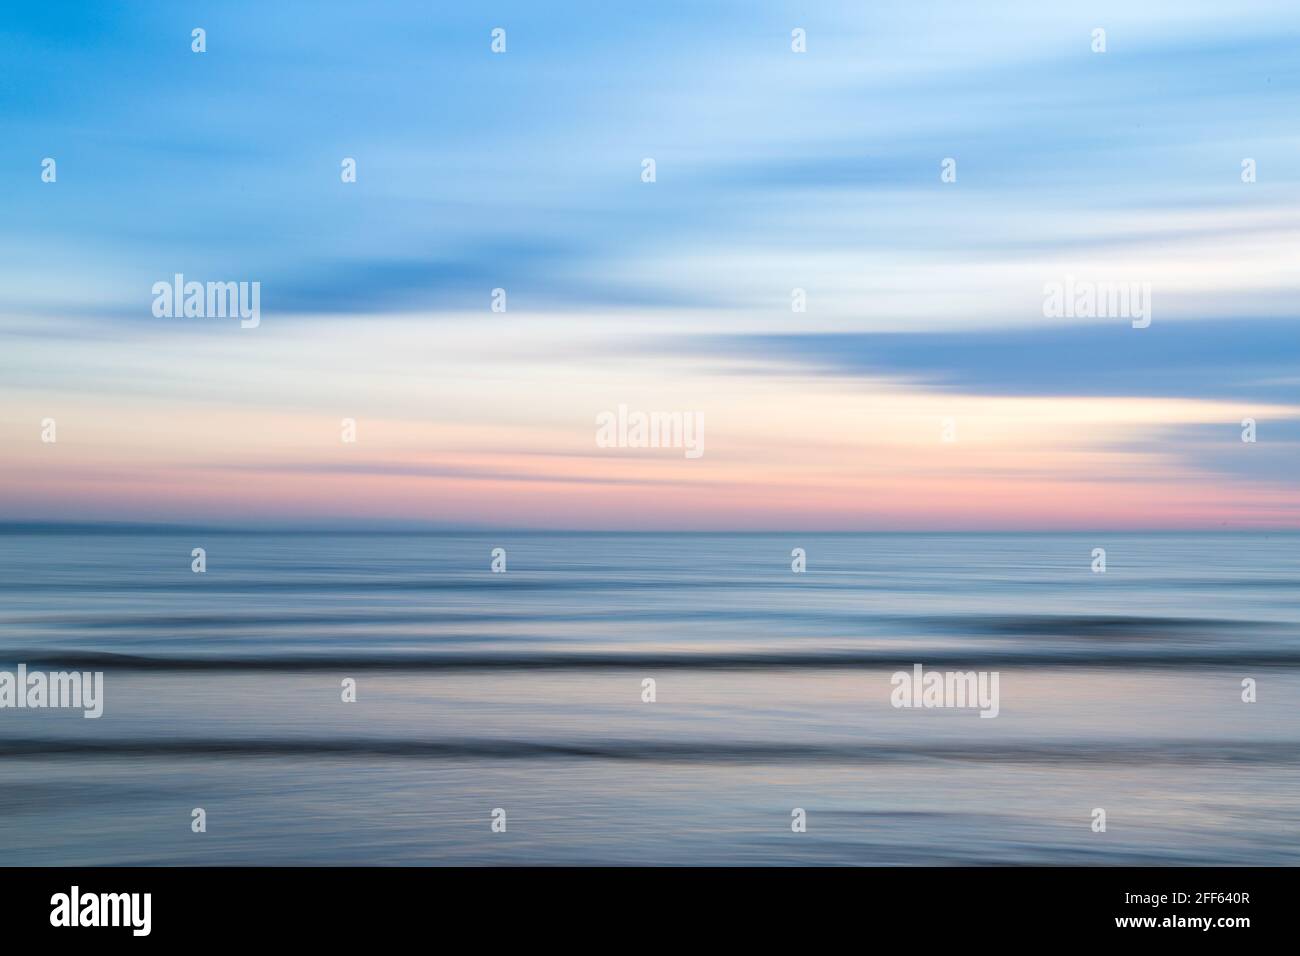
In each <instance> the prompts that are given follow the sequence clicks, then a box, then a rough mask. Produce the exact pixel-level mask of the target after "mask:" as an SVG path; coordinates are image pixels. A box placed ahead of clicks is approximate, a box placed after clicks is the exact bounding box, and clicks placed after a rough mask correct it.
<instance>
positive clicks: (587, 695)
mask: <svg viewBox="0 0 1300 956" xmlns="http://www.w3.org/2000/svg"><path fill="white" fill-rule="evenodd" d="M196 547H202V548H205V549H206V552H207V571H206V573H204V574H195V573H193V572H192V571H191V570H190V562H191V557H190V552H191V549H192V548H196ZM498 547H500V548H505V549H506V552H507V558H506V560H507V570H506V572H505V573H492V572H491V570H490V568H489V564H490V561H491V551H492V549H493V548H498ZM1096 547H1104V548H1105V549H1106V552H1107V555H1106V557H1107V570H1106V573H1104V574H1095V573H1093V572H1092V571H1091V568H1090V566H1091V563H1092V556H1091V552H1092V549H1093V548H1096ZM794 548H803V549H805V551H806V553H807V571H806V572H805V573H802V574H796V573H793V572H792V571H791V560H792V559H791V550H792V549H794ZM19 663H25V664H26V665H27V666H28V668H29V669H33V670H37V669H48V670H66V669H74V668H75V669H78V670H102V671H103V672H104V674H105V678H104V680H105V691H104V698H105V699H104V715H103V716H102V717H101V718H99V719H97V720H88V719H84V718H83V717H82V715H81V712H80V711H77V710H58V709H44V710H32V709H22V710H17V709H4V710H0V861H2V862H3V863H5V864H9V865H38V864H45V865H71V864H121V865H137V864H138V865H148V864H161V865H176V864H191V865H199V864H273V865H274V864H403V865H421V864H428V865H437V864H719V865H731V864H745V865H765V864H866V865H897V864H1014V863H1035V864H1101V865H1106V864H1174V865H1181V864H1261V865H1279V864H1290V865H1295V864H1300V536H1297V535H1294V534H1251V535H1238V534H1204V535H1196V534H1160V535H1131V534H1092V535H1073V534H1057V535H1049V534H1043V535H1029V534H1024V535H979V534H964V535H922V534H912V535H886V534H843V535H815V534H770V535H769V534H735V535H724V534H716V535H715V534H700V535H692V534H662V535H656V534H625V535H624V534H507V533H503V534H429V535H396V534H391V535H384V534H374V535H371V534H335V535H329V534H271V533H267V534H236V533H215V532H203V533H192V532H187V533H152V532H151V533H143V532H134V533H105V532H95V533H82V532H71V531H52V530H43V531H9V532H7V533H0V670H13V669H14V668H15V667H16V666H17V664H19ZM916 664H921V665H923V666H925V667H926V668H927V669H928V668H934V669H939V670H963V671H965V670H975V671H988V672H993V671H996V672H997V673H998V675H999V713H998V716H997V717H996V718H994V719H986V718H981V717H979V716H978V713H977V712H976V711H973V710H970V709H957V708H943V709H903V708H896V707H894V706H892V705H891V691H892V690H893V687H892V684H891V675H893V674H894V673H895V672H897V671H900V670H908V671H910V670H911V669H912V667H913V666H914V665H916ZM346 678H351V679H352V680H354V681H355V682H356V701H355V702H351V703H345V702H344V701H343V699H342V696H343V692H342V682H343V681H344V680H345V679H346ZM647 678H649V679H653V680H654V682H655V685H654V686H655V700H654V701H653V702H646V701H644V700H643V699H642V698H643V681H645V680H646V679H647ZM1246 678H1250V679H1253V680H1254V681H1255V682H1256V690H1257V700H1256V701H1255V702H1254V703H1246V702H1244V701H1243V700H1242V681H1243V680H1244V679H1246ZM196 807H201V808H203V809H204V810H205V812H206V818H207V831H206V832H205V833H194V832H192V830H191V811H192V810H193V809H194V808H196ZM497 808H500V809H503V810H504V811H505V819H506V828H505V832H494V831H493V829H492V819H493V816H492V814H493V811H494V809H497ZM795 808H801V809H803V810H804V811H805V813H806V819H807V830H806V832H801V833H797V832H794V831H793V830H792V828H791V821H792V811H793V810H794V809H795ZM1096 808H1101V809H1104V810H1105V812H1106V830H1105V832H1094V830H1093V826H1092V824H1093V819H1094V816H1093V811H1094V809H1096Z"/></svg>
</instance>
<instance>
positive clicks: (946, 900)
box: [0, 867, 1295, 947]
mask: <svg viewBox="0 0 1300 956" xmlns="http://www.w3.org/2000/svg"><path fill="white" fill-rule="evenodd" d="M1294 873H1295V871H1294V870H1290V869H1265V868H1258V869H1254V868H1167V867H1166V868H1154V867H1151V868H1130V867H1114V868H1096V869H1087V868H1055V867H1025V868H987V869H985V868H899V869H892V868H891V869H743V870H742V869H704V868H700V869H694V868H673V869H653V870H652V869H635V868H628V869H527V868H521V869H511V868H507V869H447V868H428V869H393V868H326V869H307V868H266V869H242V868H195V869H173V868H158V869H113V868H107V869H92V868H85V869H18V868H10V869H5V868H0V926H3V927H4V930H3V932H4V934H5V938H6V940H8V941H12V940H15V939H17V938H30V937H33V936H39V937H45V938H48V939H49V940H50V941H51V942H53V941H56V940H57V939H58V938H59V937H64V938H65V941H66V940H67V939H68V938H70V937H71V935H72V934H75V939H76V940H77V941H78V942H81V943H93V942H97V941H101V940H102V941H108V940H109V939H111V938H115V939H118V940H121V941H124V942H127V943H128V944H131V943H135V942H143V941H144V940H161V941H164V942H191V941H194V942H201V943H214V942H234V941H245V940H247V941H259V942H260V941H263V940H275V939H285V940H288V941H292V942H294V943H295V944H305V943H313V942H318V943H321V944H325V945H338V944H339V943H341V942H347V941H349V940H355V941H366V942H370V943H374V942H375V941H377V940H386V939H390V938H391V939H393V940H395V941H397V940H400V939H402V938H410V937H411V934H417V933H428V932H429V931H430V930H435V931H438V932H439V933H440V934H444V933H447V932H453V931H454V932H457V933H468V934H470V937H469V939H467V940H466V941H467V942H468V941H470V940H471V939H472V940H474V941H479V942H496V941H500V940H512V939H520V940H528V941H531V942H534V943H541V942H547V941H548V940H549V941H550V942H554V941H555V938H557V937H563V939H564V940H565V941H569V942H572V941H575V940H578V939H585V938H588V937H589V938H590V939H591V940H592V941H593V942H598V943H602V944H604V946H606V947H609V946H618V945H619V941H620V940H622V941H625V942H629V943H631V942H634V941H637V940H641V941H643V942H645V943H647V944H654V943H655V941H656V940H657V941H658V942H659V943H661V944H664V945H667V944H669V943H675V942H688V941H690V942H697V941H699V940H700V939H701V938H718V939H720V940H727V941H729V942H730V943H733V944H734V943H736V942H739V941H742V940H747V939H754V940H756V941H768V942H770V941H771V940H772V938H773V936H785V935H788V934H794V936H795V938H798V934H799V933H801V932H805V933H814V934H816V938H821V939H826V937H825V936H824V934H825V933H826V932H827V931H831V930H834V931H847V932H850V933H854V934H856V935H857V937H858V938H859V939H860V941H866V940H867V939H869V940H871V941H873V942H874V941H877V940H879V939H880V938H882V936H883V937H884V938H897V939H899V940H900V941H906V940H908V939H909V938H910V939H912V940H913V941H915V942H917V943H920V942H922V941H923V940H925V939H930V940H931V941H933V942H936V943H943V942H944V941H952V940H954V939H959V938H965V939H967V940H969V941H971V942H975V941H977V940H979V941H982V942H986V943H987V942H1000V941H1003V940H1012V941H1014V940H1021V939H1023V940H1034V941H1041V940H1044V939H1062V940H1075V939H1079V938H1093V937H1097V936H1104V937H1108V938H1111V939H1121V938H1123V937H1125V936H1129V937H1132V938H1134V939H1136V940H1158V939H1177V940H1180V941H1185V940H1188V939H1190V938H1192V937H1200V938H1203V939H1206V940H1214V941H1215V942H1216V943H1226V944H1229V945H1230V944H1231V943H1232V942H1234V941H1237V940H1241V939H1243V938H1249V934H1251V933H1254V932H1257V931H1260V930H1264V931H1266V932H1267V931H1269V930H1272V931H1273V932H1274V933H1277V932H1279V931H1281V930H1283V929H1285V928H1286V926H1287V924H1288V923H1289V921H1290V913H1289V912H1288V910H1289V909H1290V908H1291V907H1290V899H1291V897H1292V895H1293V889H1292V886H1293V884H1294V879H1293V877H1294ZM73 887H76V890H75V891H74V890H73ZM143 894H148V899H147V904H148V905H147V910H146V907H145V903H146V900H145V897H144V895H143ZM74 901H75V904H76V905H75V906H74ZM74 910H75V916H74V915H73V914H74ZM146 916H147V919H146ZM55 923H60V924H62V925H54V924H55ZM73 923H76V924H78V925H75V926H74V925H72V924H73ZM85 923H116V924H117V925H92V926H87V925H83V924H85ZM146 929H147V931H148V932H147V935H146V934H145V933H144V932H143V931H144V930H146ZM670 931H671V933H672V935H671V936H666V935H664V934H666V933H669V932H670ZM682 932H686V933H689V936H682V935H679V933H682ZM610 933H617V934H619V935H617V936H610V935H608V934H610ZM862 934H866V935H865V936H864V935H862ZM918 934H919V935H918ZM970 934H974V935H970ZM1241 934H1247V936H1246V937H1243V936H1242V935H1241ZM417 938H418V937H417ZM440 938H442V939H443V940H444V942H446V943H450V942H451V939H450V938H447V937H440Z"/></svg>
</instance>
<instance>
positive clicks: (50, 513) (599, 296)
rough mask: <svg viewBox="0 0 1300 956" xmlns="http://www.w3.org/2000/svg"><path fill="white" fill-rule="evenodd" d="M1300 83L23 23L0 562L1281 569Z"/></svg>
mask: <svg viewBox="0 0 1300 956" xmlns="http://www.w3.org/2000/svg"><path fill="white" fill-rule="evenodd" d="M195 28H202V29H203V30H204V31H206V33H205V40H206V49H205V51H204V52H201V53H200V52H195V51H194V50H193V49H192V43H193V39H192V31H193V30H194V29H195ZM498 28H499V29H501V30H504V31H505V34H504V35H505V50H504V52H494V51H493V49H492V45H493V31H494V30H495V29H498ZM1098 29H1100V30H1104V40H1105V49H1104V52H1100V51H1097V50H1096V49H1095V48H1096V47H1097V45H1098V40H1097V34H1096V32H1095V31H1097V30H1098ZM795 30H801V31H803V32H802V34H801V36H802V37H803V41H804V46H805V49H804V51H803V52H796V51H795V50H794V49H792V45H795V40H794V39H793V38H792V31H795ZM1297 49H1300V8H1297V7H1296V6H1295V5H1294V3H1256V2H1251V0H1245V2H1238V3H1233V4H1223V3H1222V2H1217V0H1216V2H1199V0H1180V2H1158V0H1157V2H1149V3H1142V4H1134V3H1132V2H1124V3H1106V2H1101V3H1087V4H1084V3H1050V4H1049V3H1042V2H1041V0H1040V2H1025V3H1020V2H1006V3H998V4H987V5H983V4H981V5H976V4H970V3H963V2H953V3H941V2H926V3H918V2H915V0H911V2H897V3H894V2H878V3H871V4H865V3H848V2H842V3H820V2H819V3H811V2H805V3H783V2H772V3H762V4H758V3H754V2H752V0H751V2H726V0H721V2H710V3H698V2H665V3H656V4H647V5H637V4H611V3H601V2H590V3H579V2H556V3H547V4H538V3H487V2H485V3H473V4H445V3H438V2H421V3H414V2H384V0H375V2H371V3H367V4H355V3H334V2H310V3H308V2H277V3H274V4H268V3H251V2H250V3H245V2H228V0H223V2H220V3H217V2H210V3H204V2H196V3H165V2H148V0H137V2H133V3H130V4H95V5H87V4H80V3H60V2H47V3H43V4H26V5H23V6H22V7H21V8H18V7H12V8H7V9H6V10H5V12H4V14H3V18H2V20H0V59H2V60H3V62H4V64H5V66H4V69H3V82H2V83H0V125H2V126H3V135H0V208H2V209H3V211H4V215H3V216H0V290H3V291H0V449H3V451H2V452H0V521H33V520H35V521H114V522H153V521H156V522H167V523H180V524H228V525H232V526H272V525H274V526H280V525H285V526H296V525H304V526H333V525H339V526H344V525H346V526H375V527H409V528H422V527H432V528H437V527H457V528H460V527H464V528H477V527H482V528H520V529H527V528H539V529H541V528H574V529H610V530H613V529H655V530H728V529H735V530H768V529H771V530H785V529H789V530H1032V529H1043V530H1055V529H1079V530H1086V529H1094V528H1108V529H1134V530H1138V529H1184V528H1185V529H1202V528H1227V529H1263V528H1300V491H1298V488H1300V484H1298V483H1297V475H1298V474H1300V326H1298V325H1297V319H1296V316H1297V308H1296V307H1297V301H1298V300H1297V291H1300V268H1297V264H1300V215H1297V213H1300V189H1298V188H1297V187H1298V186H1300V126H1298V125H1297V120H1300V58H1297V56H1296V50H1297ZM47 158H51V159H53V160H55V171H56V176H55V179H54V181H52V182H47V181H44V180H43V169H44V167H43V161H44V160H45V159H47ZM349 158H350V159H352V160H354V161H355V168H356V181H355V182H344V181H343V177H342V176H341V170H342V166H343V162H344V160H345V159H349ZM647 159H653V161H654V179H653V181H652V182H647V181H645V163H644V161H645V160H647ZM946 160H953V161H954V162H953V163H952V164H950V166H951V169H953V170H955V179H954V178H953V177H952V176H948V177H945V175H944V172H945V169H946V168H948V167H946V166H945V161H946ZM1247 160H1250V161H1253V162H1252V163H1251V164H1250V165H1251V167H1252V168H1253V170H1254V177H1253V179H1254V181H1251V182H1247V181H1244V178H1245V176H1244V167H1243V163H1244V162H1245V161H1247ZM946 179H947V180H948V181H945V180H946ZM178 273H180V274H183V275H184V276H185V277H186V279H187V280H196V281H200V282H208V281H214V282H215V281H221V282H226V281H230V282H250V283H251V282H258V283H260V286H259V288H260V322H259V324H258V325H257V327H256V328H242V327H241V324H240V322H239V321H238V320H232V319H230V318H228V317H218V316H191V317H167V316H158V315H156V314H155V311H154V309H153V305H154V293H153V287H154V285H155V283H158V282H160V281H171V279H172V277H173V276H174V275H176V274H178ZM1067 281H1069V282H1071V283H1082V284H1084V285H1087V284H1090V283H1091V284H1110V285H1111V286H1115V285H1124V286H1125V287H1126V288H1128V287H1130V286H1131V288H1133V289H1134V290H1137V289H1145V290H1148V291H1147V293H1146V294H1147V295H1149V306H1150V308H1149V315H1148V318H1149V320H1150V321H1149V324H1147V325H1145V326H1142V327H1139V326H1140V325H1141V323H1140V322H1138V321H1137V320H1136V319H1134V320H1132V321H1131V320H1130V317H1129V316H1127V315H1120V316H1115V315H1097V316H1090V317H1063V316H1060V315H1049V314H1047V312H1048V310H1047V309H1045V307H1044V303H1045V297H1046V294H1047V289H1048V288H1049V287H1051V286H1052V285H1053V284H1057V283H1065V282H1067ZM496 289H501V290H504V291H505V310H504V311H494V309H493V304H494V301H496V300H494V292H493V290H496ZM796 290H800V291H799V292H796ZM1135 294H1136V293H1135ZM797 299H801V300H802V303H803V308H802V309H799V308H796V305H795V304H796V300H797ZM497 304H498V306H499V304H500V303H499V301H497ZM620 406H624V407H626V408H627V409H630V410H632V411H633V412H636V411H643V412H646V413H650V412H663V413H673V412H677V413H681V414H683V415H690V416H697V417H698V418H699V420H701V421H702V422H703V436H704V443H703V448H704V452H703V454H701V455H699V456H698V457H688V456H687V455H685V454H683V451H682V449H680V448H643V447H603V446H602V445H601V444H600V443H599V442H598V440H597V427H596V426H597V421H598V419H599V417H600V416H601V415H602V413H604V412H610V411H613V410H616V409H618V408H619V407H620ZM344 419H351V420H353V421H354V422H355V430H354V434H355V441H345V440H343V435H344V425H343V422H344ZM1247 419H1249V420H1251V421H1253V422H1254V423H1255V424H1254V428H1255V433H1254V437H1255V439H1256V440H1255V441H1251V442H1248V441H1243V440H1242V437H1243V431H1244V427H1243V421H1245V420H1247ZM49 420H53V422H54V425H55V433H54V438H55V440H53V441H49V440H47V439H48V437H49V434H48V428H47V426H46V424H45V423H47V422H48V421H49Z"/></svg>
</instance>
